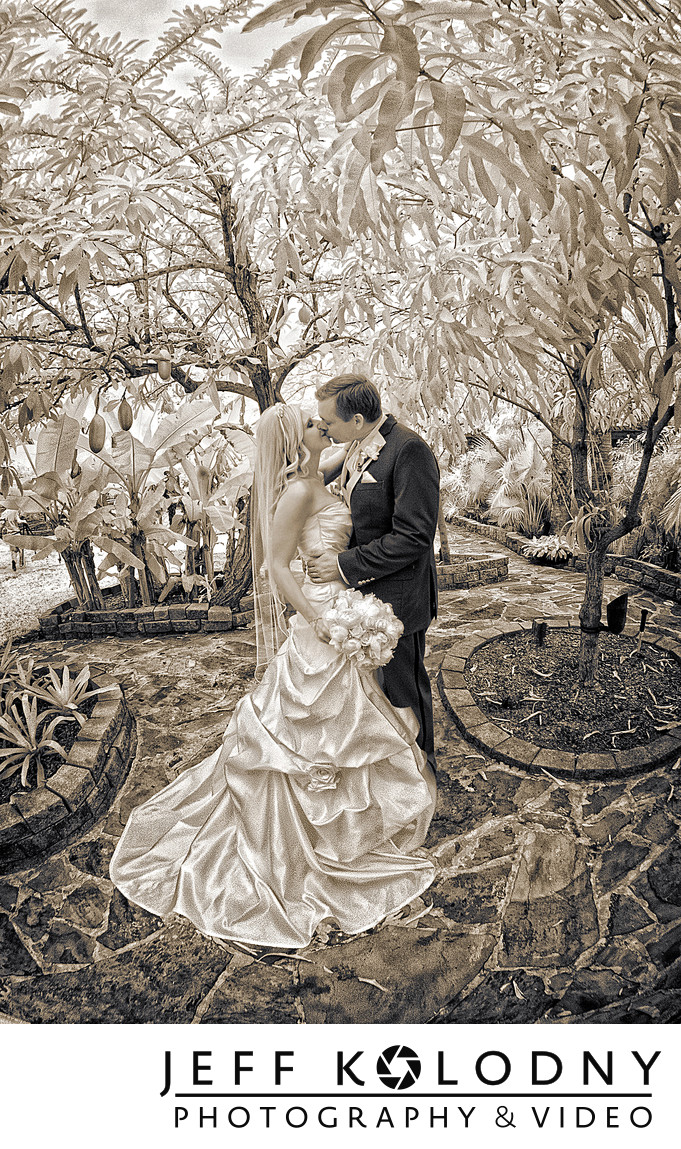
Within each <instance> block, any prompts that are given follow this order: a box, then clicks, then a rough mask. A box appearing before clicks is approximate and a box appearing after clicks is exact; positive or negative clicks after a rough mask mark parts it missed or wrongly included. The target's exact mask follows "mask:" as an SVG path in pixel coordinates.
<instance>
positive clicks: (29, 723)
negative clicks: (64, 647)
mask: <svg viewBox="0 0 681 1149" xmlns="http://www.w3.org/2000/svg"><path fill="white" fill-rule="evenodd" d="M102 689H104V688H97V689H92V688H91V687H90V668H89V666H84V667H83V668H82V669H81V671H80V672H79V673H78V674H77V675H76V676H75V678H71V673H70V670H69V667H68V666H64V667H62V668H61V677H60V675H59V673H58V671H57V670H56V669H55V668H54V667H51V666H40V667H36V666H35V660H34V659H33V658H32V657H24V658H21V657H20V656H19V655H18V654H17V653H16V652H15V651H14V650H12V644H11V642H8V643H7V645H6V647H5V649H4V651H3V652H2V655H1V656H0V780H6V779H9V778H12V777H13V776H14V775H15V774H19V773H20V783H21V785H22V786H23V787H27V786H29V785H37V786H44V785H45V778H46V775H45V763H46V758H47V757H48V756H49V755H51V756H52V757H54V755H55V754H56V755H58V756H59V757H60V758H66V756H67V753H68V752H67V750H66V749H65V748H64V746H63V745H62V743H61V741H59V739H58V738H57V737H56V734H55V731H56V729H57V727H58V726H60V725H62V724H63V723H68V722H75V723H76V724H77V725H78V726H82V725H83V724H84V722H85V720H86V714H85V713H84V712H83V710H82V709H81V708H82V706H83V704H84V703H85V702H86V701H87V700H88V699H91V698H94V697H95V696H96V695H97V694H100V693H101V690H102Z"/></svg>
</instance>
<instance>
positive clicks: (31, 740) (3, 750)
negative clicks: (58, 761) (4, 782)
mask: <svg viewBox="0 0 681 1149" xmlns="http://www.w3.org/2000/svg"><path fill="white" fill-rule="evenodd" d="M19 708H21V712H20V709H19ZM67 721H68V718H66V717H65V716H64V715H62V714H57V715H56V716H55V714H54V711H53V710H45V711H43V712H42V714H39V713H38V699H37V698H36V697H34V698H29V696H28V694H27V693H24V694H22V695H21V697H20V698H19V699H16V700H15V701H14V702H13V703H12V705H10V707H9V709H8V710H7V711H6V712H5V713H4V714H0V779H3V778H10V777H11V776H12V775H13V774H16V773H17V772H18V771H19V770H21V785H22V786H24V787H27V786H28V785H29V770H30V768H31V766H32V765H34V766H35V767H36V786H44V785H45V765H44V761H43V757H44V755H45V754H46V753H48V752H49V751H51V752H53V753H56V754H59V755H60V756H61V757H62V758H66V756H67V751H66V750H65V749H64V747H63V746H61V745H60V743H59V742H57V741H56V740H55V739H54V738H53V737H52V735H53V733H54V730H55V728H56V727H57V726H58V725H59V724H60V723H61V722H67Z"/></svg>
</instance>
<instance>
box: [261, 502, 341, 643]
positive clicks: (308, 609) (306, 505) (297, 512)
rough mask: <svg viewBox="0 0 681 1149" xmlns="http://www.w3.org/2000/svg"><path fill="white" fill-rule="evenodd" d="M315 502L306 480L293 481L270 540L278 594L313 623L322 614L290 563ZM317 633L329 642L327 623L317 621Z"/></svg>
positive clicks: (273, 575)
mask: <svg viewBox="0 0 681 1149" xmlns="http://www.w3.org/2000/svg"><path fill="white" fill-rule="evenodd" d="M313 504H314V496H313V493H312V491H311V490H310V489H309V488H308V486H307V483H305V482H304V481H303V482H297V483H292V484H291V486H290V487H288V488H287V489H286V490H285V491H284V493H283V495H282V496H281V499H280V500H279V503H278V505H277V509H276V511H275V512H274V520H273V522H272V532H271V536H270V542H269V568H270V574H271V577H272V578H273V580H274V582H275V583H276V586H277V590H278V591H279V594H280V595H281V597H282V598H283V599H284V601H285V602H287V603H289V604H290V605H291V606H292V607H293V609H294V610H296V611H298V614H302V616H303V618H305V619H307V621H308V622H309V623H310V624H311V625H312V624H313V623H314V622H315V620H316V619H318V618H320V614H319V611H318V610H317V609H316V608H315V607H314V606H313V605H312V603H311V602H309V601H308V599H307V598H306V597H305V595H304V594H303V592H302V590H301V589H300V587H299V585H298V582H297V580H296V578H295V576H294V575H293V573H292V571H291V563H292V562H293V559H294V558H295V556H296V551H297V549H298V543H299V542H300V536H301V534H302V530H303V527H304V525H305V520H306V519H307V518H308V516H309V515H310V514H311V512H312V507H313ZM315 633H316V635H317V637H318V638H321V639H322V640H323V641H324V642H327V641H328V638H329V634H328V629H327V627H326V624H325V623H323V622H318V623H317V624H316V625H315Z"/></svg>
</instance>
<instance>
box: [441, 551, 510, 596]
mask: <svg viewBox="0 0 681 1149" xmlns="http://www.w3.org/2000/svg"><path fill="white" fill-rule="evenodd" d="M505 578H508V558H507V557H506V555H502V554H493V555H475V554H473V555H468V557H467V558H465V559H461V560H460V561H458V562H455V563H438V564H437V585H438V588H439V589H440V590H459V589H463V588H466V587H471V586H480V585H481V584H484V583H491V582H501V580H502V579H505Z"/></svg>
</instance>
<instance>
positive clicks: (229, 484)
mask: <svg viewBox="0 0 681 1149" xmlns="http://www.w3.org/2000/svg"><path fill="white" fill-rule="evenodd" d="M229 436H230V438H229V441H228V442H225V441H224V440H223V439H222V438H221V437H220V436H219V435H217V436H214V438H213V439H212V440H211V442H210V443H209V444H208V446H207V447H203V446H200V447H196V448H195V449H194V450H193V451H192V452H191V453H187V454H183V455H182V456H181V458H180V466H181V468H182V471H183V474H184V479H185V485H186V486H187V491H186V493H184V494H182V495H181V496H180V498H179V502H178V504H177V510H176V514H175V517H174V519H173V526H174V528H175V529H178V527H179V526H180V525H182V527H183V529H184V532H185V534H186V535H187V536H188V537H189V538H190V539H192V541H193V542H194V543H195V544H196V545H195V547H194V548H193V549H192V550H188V551H187V559H186V570H185V571H184V572H183V573H182V574H179V575H178V574H175V575H171V577H170V578H169V580H168V582H167V583H166V586H165V587H164V590H163V592H162V594H161V596H160V599H159V601H163V600H164V599H165V598H166V597H167V596H168V595H169V594H171V593H172V592H173V590H175V589H176V587H177V586H178V583H181V584H182V586H183V589H184V590H185V592H187V593H188V594H189V597H190V599H192V598H194V597H195V596H196V592H197V589H198V588H199V587H202V586H203V587H205V589H206V592H207V594H208V597H210V595H211V593H212V591H213V590H214V588H215V573H216V572H215V563H214V552H215V544H216V542H217V538H218V535H228V536H231V534H232V533H233V532H234V531H235V529H237V528H238V527H239V518H238V511H237V504H238V500H239V498H240V497H241V496H243V495H244V493H245V492H246V491H247V489H248V486H249V484H250V479H251V463H250V459H249V458H248V457H243V456H242V457H241V458H239V455H238V454H237V451H236V448H237V447H238V448H239V449H240V450H241V451H242V452H243V453H244V455H246V454H247V453H248V454H250V452H251V447H252V440H250V439H249V436H248V435H247V434H246V433H245V432H235V430H234V429H232V430H231V431H230V432H229ZM225 470H226V471H227V475H226V477H225Z"/></svg>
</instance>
